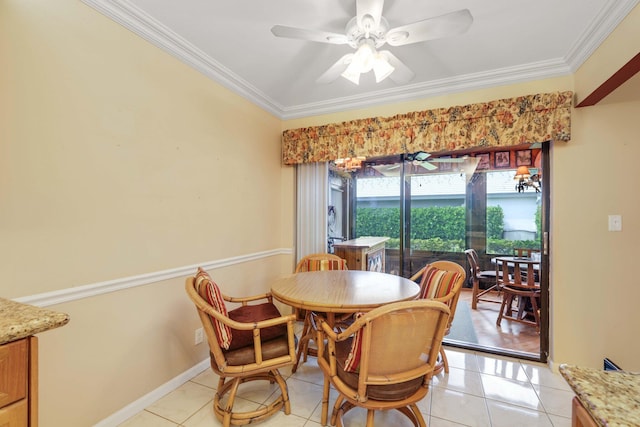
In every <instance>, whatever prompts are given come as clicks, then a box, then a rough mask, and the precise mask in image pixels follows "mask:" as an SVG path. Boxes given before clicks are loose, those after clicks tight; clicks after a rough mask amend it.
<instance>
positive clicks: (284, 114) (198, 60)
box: [82, 0, 640, 120]
mask: <svg viewBox="0 0 640 427" xmlns="http://www.w3.org/2000/svg"><path fill="white" fill-rule="evenodd" d="M82 2H83V3H85V4H87V5H88V6H90V7H92V8H94V9H95V10H97V11H98V12H100V13H102V14H104V15H105V16H107V17H108V18H110V19H112V20H113V21H115V22H117V23H119V24H120V25H122V26H124V27H125V28H127V29H129V30H131V31H133V32H134V33H136V34H138V35H139V36H140V37H142V38H144V39H145V40H147V41H149V42H150V43H152V44H154V45H155V46H157V47H159V48H160V49H162V50H164V51H165V52H167V53H169V54H170V55H172V56H174V57H175V58H177V59H178V60H180V61H182V62H184V63H185V64H187V65H189V66H190V67H193V68H195V69H196V70H197V71H199V72H201V73H202V74H204V75H205V76H207V77H209V78H210V79H212V80H213V81H215V82H217V83H219V84H221V85H222V86H224V87H226V88H227V89H229V90H231V91H233V92H234V93H236V94H238V95H239V96H241V97H243V98H245V99H247V100H249V101H250V102H252V103H254V104H256V105H257V106H259V107H260V108H262V109H264V110H266V111H267V112H269V113H271V114H273V115H274V116H276V117H278V118H280V119H282V120H287V119H294V118H301V117H308V116H314V115H321V114H328V113H334V112H339V111H346V110H352V109H358V108H365V107H371V106H375V105H382V104H390V103H396V102H404V101H412V100H416V99H420V98H424V97H428V96H438V95H446V94H450V93H458V92H463V91H470V90H478V89H485V88H488V87H493V86H502V85H505V84H513V83H521V82H526V81H531V80H535V79H545V78H552V77H558V76H563V75H567V74H571V73H573V72H575V71H576V70H577V69H578V68H579V67H580V66H581V65H582V64H583V63H584V61H586V60H587V59H588V58H589V56H591V54H592V53H593V52H594V51H595V50H596V49H597V48H598V46H600V44H601V43H602V42H603V41H604V40H605V39H606V38H607V36H608V35H609V34H611V32H612V31H613V30H614V29H615V28H616V26H617V25H618V24H619V23H620V22H621V21H622V20H623V19H624V18H625V17H626V16H627V15H628V14H629V12H630V11H631V10H632V9H633V8H634V7H635V6H636V5H637V4H638V2H640V0H621V1H615V2H608V3H607V5H606V6H605V7H604V8H603V9H602V10H601V12H600V13H599V14H598V17H597V18H596V19H595V20H594V21H593V22H592V23H591V25H590V26H589V27H588V28H587V29H586V30H585V31H584V33H583V34H582V36H581V37H580V38H579V40H578V41H576V43H575V44H574V45H573V46H572V48H571V49H570V51H569V52H568V53H567V55H566V56H565V57H564V58H558V59H555V60H550V61H542V62H536V63H530V64H523V65H521V66H517V67H507V68H502V69H496V70H490V71H487V72H482V73H475V74H468V75H463V76H456V77H455V78H449V79H441V80H436V81H431V82H427V83H421V84H415V85H405V86H400V87H397V88H393V89H386V90H382V91H375V92H370V93H368V94H366V95H358V96H352V97H343V98H337V99H332V100H328V101H322V102H317V103H310V104H301V105H295V106H291V107H286V106H283V105H281V104H279V103H278V102H276V101H274V100H273V99H270V98H269V97H268V96H266V95H265V94H264V93H263V92H262V91H260V90H258V89H257V88H256V87H254V86H253V85H251V84H250V83H249V82H247V81H245V80H244V79H242V78H240V77H239V76H237V75H235V74H234V73H233V72H231V70H229V69H227V68H226V67H225V66H224V65H223V64H220V63H219V62H217V61H215V60H214V59H213V58H211V57H209V56H208V55H207V54H205V53H204V52H202V51H201V50H200V49H198V48H196V47H195V46H193V45H192V44H191V43H189V42H188V41H187V40H185V39H184V38H182V37H180V36H179V35H178V34H176V33H174V32H173V31H171V30H170V29H168V28H167V27H165V26H164V25H162V24H161V23H160V22H158V21H156V20H155V19H153V18H152V17H151V16H149V15H148V14H146V13H145V12H144V11H142V10H140V9H139V8H137V7H136V6H134V5H133V4H131V2H129V1H127V0H82Z"/></svg>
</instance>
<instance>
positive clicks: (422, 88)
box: [281, 58, 571, 119]
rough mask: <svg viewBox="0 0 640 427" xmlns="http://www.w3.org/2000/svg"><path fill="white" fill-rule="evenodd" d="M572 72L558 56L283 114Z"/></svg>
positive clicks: (352, 106)
mask: <svg viewBox="0 0 640 427" xmlns="http://www.w3.org/2000/svg"><path fill="white" fill-rule="evenodd" d="M570 73H571V70H570V69H569V67H568V65H567V64H566V63H565V62H564V60H562V59H560V58H558V59H555V60H549V61H540V62H536V63H531V64H525V65H521V66H517V67H507V68H501V69H495V70H489V71H486V72H482V73H474V74H467V75H462V76H456V77H452V78H447V79H440V80H434V81H430V82H426V83H420V84H413V85H405V86H402V87H398V88H393V89H385V90H380V91H375V92H369V93H367V94H366V95H358V96H350V97H342V98H336V99H332V100H329V101H323V102H318V103H313V104H304V105H298V106H294V107H286V108H285V109H284V110H283V112H282V115H281V117H282V118H283V119H294V118H300V117H306V116H310V115H320V114H328V113H334V112H339V111H347V110H354V109H358V108H366V107H372V106H375V105H383V104H390V103H396V102H404V101H413V100H416V99H422V98H426V97H432V96H440V95H448V94H452V93H458V92H465V91H471V90H477V89H485V88H488V87H495V86H503V85H507V84H513V83H521V82H527V81H532V80H539V79H546V78H552V77H559V76H565V75H568V74H570Z"/></svg>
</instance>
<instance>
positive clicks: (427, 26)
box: [386, 9, 473, 46]
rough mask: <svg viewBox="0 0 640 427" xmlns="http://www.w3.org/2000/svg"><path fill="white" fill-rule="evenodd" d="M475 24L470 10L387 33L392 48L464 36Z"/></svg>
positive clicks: (430, 19) (394, 29)
mask: <svg viewBox="0 0 640 427" xmlns="http://www.w3.org/2000/svg"><path fill="white" fill-rule="evenodd" d="M472 23H473V16H471V12H469V9H461V10H458V11H455V12H451V13H446V14H444V15H440V16H436V17H434V18H429V19H425V20H423V21H418V22H414V23H413V24H407V25H402V26H400V27H396V28H392V29H390V30H389V32H388V33H387V37H386V39H387V43H388V44H389V45H391V46H402V45H405V44H411V43H418V42H423V41H426V40H435V39H440V38H443V37H450V36H455V35H457V34H462V33H464V32H465V31H467V30H468V29H469V27H470V26H471V24H472Z"/></svg>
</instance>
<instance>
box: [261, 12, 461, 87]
mask: <svg viewBox="0 0 640 427" xmlns="http://www.w3.org/2000/svg"><path fill="white" fill-rule="evenodd" d="M383 6H384V0H356V16H355V17H353V18H352V19H351V20H350V21H349V22H348V23H347V26H346V28H345V34H339V33H333V32H327V31H321V30H309V29H302V28H295V27H287V26H283V25H275V26H273V27H272V28H271V32H272V33H273V34H274V35H275V36H277V37H286V38H293V39H302V40H309V41H314V42H319V43H330V44H348V45H349V46H351V47H352V48H354V49H356V51H355V52H354V53H348V54H346V55H344V56H343V57H342V58H340V59H339V60H338V61H336V62H335V63H334V64H333V65H332V66H331V67H329V69H328V70H327V71H325V72H324V73H323V74H322V75H321V76H320V77H319V78H318V79H317V80H316V81H317V82H318V83H330V82H332V81H334V80H335V79H337V78H338V77H339V76H343V77H344V78H346V79H348V80H350V81H351V82H353V83H355V84H358V83H359V81H360V74H362V73H368V72H369V71H371V70H373V72H374V74H375V77H376V83H377V82H380V81H382V80H384V79H385V78H387V77H389V78H390V79H391V80H393V81H394V82H395V83H397V84H403V83H407V82H408V81H410V80H411V79H412V78H413V76H414V73H413V71H411V70H410V69H409V67H407V66H406V65H405V64H404V63H403V62H402V61H400V60H399V59H398V58H397V57H396V56H395V55H394V54H393V53H391V52H390V51H389V50H382V51H378V50H377V49H379V48H380V47H382V46H383V45H384V44H388V45H389V46H403V45H407V44H411V43H418V42H423V41H427V40H434V39H439V38H444V37H450V36H454V35H456V34H462V33H464V32H465V31H467V29H468V28H469V27H470V26H471V23H472V22H473V17H472V16H471V13H470V12H469V10H468V9H461V10H458V11H455V12H450V13H446V14H444V15H440V16H436V17H433V18H427V19H423V20H421V21H417V22H413V23H411V24H406V25H401V26H399V27H394V28H389V23H388V22H387V20H386V19H385V18H384V17H383V16H382V8H383Z"/></svg>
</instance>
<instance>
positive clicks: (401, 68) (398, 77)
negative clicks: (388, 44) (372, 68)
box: [379, 50, 415, 85]
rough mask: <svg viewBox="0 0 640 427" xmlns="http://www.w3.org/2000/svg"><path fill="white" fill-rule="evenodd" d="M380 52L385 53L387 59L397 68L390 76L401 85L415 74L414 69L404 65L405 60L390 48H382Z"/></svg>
mask: <svg viewBox="0 0 640 427" xmlns="http://www.w3.org/2000/svg"><path fill="white" fill-rule="evenodd" d="M379 53H380V54H381V55H384V56H385V57H386V58H387V61H389V64H391V66H392V67H393V68H395V70H393V73H391V75H390V76H389V78H390V79H391V80H393V81H394V82H395V83H397V84H399V85H401V84H404V83H407V82H409V81H410V80H411V79H412V78H413V77H414V76H415V74H414V73H413V71H411V70H410V69H409V67H407V66H406V65H404V62H402V61H400V60H399V59H398V58H397V57H396V56H395V55H394V54H393V53H391V52H389V51H388V50H382V51H380V52H379Z"/></svg>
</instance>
